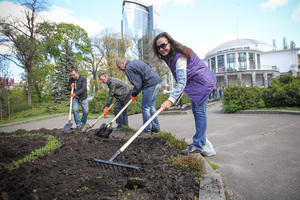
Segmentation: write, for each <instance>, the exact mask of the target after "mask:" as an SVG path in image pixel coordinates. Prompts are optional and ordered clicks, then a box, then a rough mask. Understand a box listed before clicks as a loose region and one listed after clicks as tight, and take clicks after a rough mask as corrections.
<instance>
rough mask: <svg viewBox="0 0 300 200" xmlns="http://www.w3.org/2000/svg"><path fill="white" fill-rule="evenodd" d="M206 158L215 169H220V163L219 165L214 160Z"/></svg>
mask: <svg viewBox="0 0 300 200" xmlns="http://www.w3.org/2000/svg"><path fill="white" fill-rule="evenodd" d="M205 160H206V161H207V162H208V164H209V165H210V166H211V167H212V168H213V169H214V170H216V169H219V168H220V166H219V165H217V164H216V163H214V162H212V161H210V160H209V159H208V158H205Z"/></svg>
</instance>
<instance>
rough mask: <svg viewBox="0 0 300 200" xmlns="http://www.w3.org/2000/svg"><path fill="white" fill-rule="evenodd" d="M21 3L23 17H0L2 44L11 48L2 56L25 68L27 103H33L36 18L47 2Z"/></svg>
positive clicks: (36, 40)
mask: <svg viewBox="0 0 300 200" xmlns="http://www.w3.org/2000/svg"><path fill="white" fill-rule="evenodd" d="M21 5H23V6H24V8H25V9H24V13H23V14H24V15H23V17H21V18H18V17H9V18H1V19H0V45H2V46H6V47H8V48H9V50H10V51H9V52H8V53H5V54H1V56H2V57H4V58H5V59H7V60H10V61H12V62H14V63H15V64H16V65H17V66H19V67H21V68H23V69H24V70H25V72H26V75H27V82H28V84H27V87H28V88H27V103H28V104H31V93H32V78H33V61H34V59H35V56H36V54H37V51H38V48H39V39H38V38H39V35H38V34H37V32H36V24H37V22H36V19H37V13H38V12H40V11H44V10H46V8H47V4H46V2H45V1H43V0H31V1H30V0H25V1H23V3H22V4H21Z"/></svg>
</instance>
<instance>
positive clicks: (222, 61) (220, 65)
mask: <svg viewBox="0 0 300 200" xmlns="http://www.w3.org/2000/svg"><path fill="white" fill-rule="evenodd" d="M217 61H218V72H222V71H224V70H225V59H224V55H220V56H217Z"/></svg>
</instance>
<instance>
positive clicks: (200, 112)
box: [191, 98, 208, 150]
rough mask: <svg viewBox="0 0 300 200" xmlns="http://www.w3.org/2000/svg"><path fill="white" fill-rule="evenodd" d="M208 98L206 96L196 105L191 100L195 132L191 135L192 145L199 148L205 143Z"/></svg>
mask: <svg viewBox="0 0 300 200" xmlns="http://www.w3.org/2000/svg"><path fill="white" fill-rule="evenodd" d="M207 101H208V98H206V99H205V100H204V101H203V102H202V103H201V104H200V105H199V106H197V105H196V104H195V103H194V102H193V101H191V104H192V111H193V114H194V119H195V125H196V133H195V135H194V137H193V143H192V144H191V145H192V146H194V147H196V148H197V149H199V150H202V149H203V146H204V145H205V144H206V127H207V115H206V107H207Z"/></svg>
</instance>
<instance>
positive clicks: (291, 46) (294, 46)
mask: <svg viewBox="0 0 300 200" xmlns="http://www.w3.org/2000/svg"><path fill="white" fill-rule="evenodd" d="M290 48H291V49H295V48H296V43H295V42H294V41H293V40H292V41H291V42H290Z"/></svg>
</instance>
